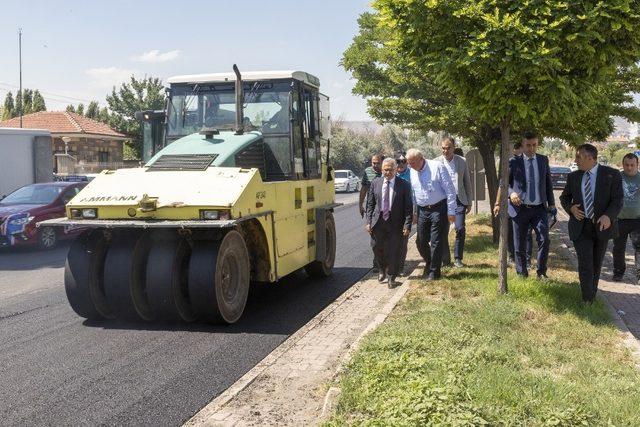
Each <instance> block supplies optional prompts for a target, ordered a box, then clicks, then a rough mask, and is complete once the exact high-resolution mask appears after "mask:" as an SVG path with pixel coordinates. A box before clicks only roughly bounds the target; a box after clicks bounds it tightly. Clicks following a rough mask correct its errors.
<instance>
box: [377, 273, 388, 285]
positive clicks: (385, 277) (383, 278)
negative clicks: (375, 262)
mask: <svg viewBox="0 0 640 427" xmlns="http://www.w3.org/2000/svg"><path fill="white" fill-rule="evenodd" d="M385 280H387V275H386V274H384V273H380V274H378V282H380V283H384V281H385Z"/></svg>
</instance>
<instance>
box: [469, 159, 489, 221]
mask: <svg viewBox="0 0 640 427" xmlns="http://www.w3.org/2000/svg"><path fill="white" fill-rule="evenodd" d="M464 157H465V158H466V160H467V167H468V168H469V175H470V176H471V187H472V190H473V201H474V205H475V207H474V213H475V214H476V215H477V214H478V200H485V199H486V196H485V191H484V187H485V185H484V183H485V172H484V162H483V161H482V156H481V155H480V151H478V150H477V149H475V148H474V149H473V150H469V151H468V152H467V154H466V155H465V156H464Z"/></svg>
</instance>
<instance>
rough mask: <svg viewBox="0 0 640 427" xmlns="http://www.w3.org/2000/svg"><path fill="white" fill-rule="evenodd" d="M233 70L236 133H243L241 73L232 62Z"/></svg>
mask: <svg viewBox="0 0 640 427" xmlns="http://www.w3.org/2000/svg"><path fill="white" fill-rule="evenodd" d="M233 72H234V73H236V135H242V134H243V133H244V111H242V105H243V103H244V94H243V93H242V92H243V91H242V75H240V70H239V69H238V66H237V65H236V64H233Z"/></svg>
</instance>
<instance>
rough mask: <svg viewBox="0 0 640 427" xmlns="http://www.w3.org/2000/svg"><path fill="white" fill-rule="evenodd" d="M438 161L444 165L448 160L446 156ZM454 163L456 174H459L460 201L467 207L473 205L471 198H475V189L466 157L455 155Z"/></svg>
mask: <svg viewBox="0 0 640 427" xmlns="http://www.w3.org/2000/svg"><path fill="white" fill-rule="evenodd" d="M436 160H437V161H439V162H441V163H444V162H446V161H447V160H446V159H445V157H444V156H440V157H438V158H436ZM453 162H454V164H455V168H456V173H457V174H458V199H459V200H460V203H462V204H463V205H465V206H469V205H470V204H471V198H472V197H473V188H472V187H471V177H470V176H469V168H468V167H467V162H466V160H465V159H464V157H461V156H458V155H457V154H454V155H453Z"/></svg>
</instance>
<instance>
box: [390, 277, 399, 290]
mask: <svg viewBox="0 0 640 427" xmlns="http://www.w3.org/2000/svg"><path fill="white" fill-rule="evenodd" d="M396 286H400V282H398V281H397V280H396V276H389V283H388V284H387V287H388V288H389V289H393V288H395V287H396Z"/></svg>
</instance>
